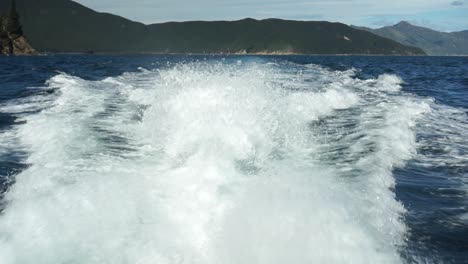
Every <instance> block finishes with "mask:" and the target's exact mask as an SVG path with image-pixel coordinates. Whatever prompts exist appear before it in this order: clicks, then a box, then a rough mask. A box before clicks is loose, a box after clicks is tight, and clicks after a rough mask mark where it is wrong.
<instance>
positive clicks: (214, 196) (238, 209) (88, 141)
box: [0, 63, 430, 264]
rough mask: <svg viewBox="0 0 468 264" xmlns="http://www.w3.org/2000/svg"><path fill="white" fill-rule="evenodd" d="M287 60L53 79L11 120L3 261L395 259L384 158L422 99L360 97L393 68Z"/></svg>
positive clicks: (395, 217)
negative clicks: (13, 171) (15, 159)
mask: <svg viewBox="0 0 468 264" xmlns="http://www.w3.org/2000/svg"><path fill="white" fill-rule="evenodd" d="M294 67H296V68H291V67H284V65H278V64H266V65H263V64H260V63H235V64H234V65H231V64H228V63H189V64H181V65H176V66H174V67H169V68H165V69H159V70H153V71H152V70H141V71H140V72H136V73H126V74H123V75H122V76H119V77H115V78H107V79H104V80H101V81H86V80H83V79H79V78H76V77H73V76H69V75H65V74H59V75H57V76H55V77H54V78H52V79H51V80H50V81H49V82H48V87H49V88H50V87H56V88H58V89H59V96H58V97H57V98H54V100H53V103H52V104H51V105H49V106H48V107H47V108H46V109H44V110H43V111H41V112H40V113H36V114H29V115H25V116H24V117H23V118H24V121H26V123H25V124H21V125H18V126H17V128H16V129H17V132H16V134H17V137H18V139H19V141H20V143H21V145H22V146H24V147H25V148H26V149H27V150H28V152H29V157H28V162H29V163H31V167H30V168H28V169H27V170H25V171H23V172H22V173H21V174H19V175H17V177H16V183H15V184H14V185H13V186H12V188H11V190H10V191H9V192H8V193H7V194H6V200H7V202H8V206H7V208H6V209H5V212H4V214H3V215H2V217H1V218H0V259H2V260H3V261H4V263H7V264H8V263H30V262H31V261H33V262H35V263H285V262H291V263H310V262H317V263H344V262H354V263H400V262H401V259H400V256H399V253H398V250H399V247H401V246H403V245H404V235H405V230H406V227H405V224H404V223H403V222H402V220H401V216H402V214H403V213H404V208H403V207H402V205H401V204H400V203H399V202H397V201H396V200H395V197H394V194H393V193H392V191H391V190H390V188H391V187H393V185H394V180H393V177H392V168H393V167H395V166H402V165H403V164H404V162H405V161H406V160H407V159H409V158H411V157H412V156H413V155H415V145H416V144H415V138H414V131H413V130H414V126H415V122H416V120H417V119H418V118H420V116H421V115H423V114H425V113H426V112H428V111H429V110H430V109H429V107H428V106H427V105H425V104H424V103H418V102H413V101H411V100H406V99H404V98H400V97H395V98H393V99H391V98H390V99H389V98H386V97H385V96H386V95H385V94H383V93H378V94H371V95H366V94H364V93H363V91H364V90H366V89H368V88H369V89H371V88H372V87H373V85H374V86H375V85H377V86H378V85H383V86H385V85H387V84H388V85H390V86H392V87H396V86H398V84H399V83H398V77H396V76H393V77H392V76H390V77H389V76H387V77H382V78H379V79H378V80H372V82H367V81H360V80H357V79H353V78H352V76H353V74H354V70H352V71H347V72H333V71H329V70H327V69H324V68H322V67H318V66H317V67H313V66H311V65H306V66H298V65H295V66H294ZM384 84H385V85H384ZM385 89H386V90H392V89H387V88H385ZM393 90H395V91H396V89H393ZM393 90H392V91H393ZM384 98H385V100H384ZM384 101H385V102H384ZM8 107H10V106H7V107H6V108H5V109H9V108H8Z"/></svg>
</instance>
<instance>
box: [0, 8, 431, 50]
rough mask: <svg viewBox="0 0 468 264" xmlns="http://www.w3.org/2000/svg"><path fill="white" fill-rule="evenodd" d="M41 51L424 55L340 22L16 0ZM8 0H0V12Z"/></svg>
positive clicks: (25, 27) (23, 19)
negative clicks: (115, 11) (221, 17)
mask: <svg viewBox="0 0 468 264" xmlns="http://www.w3.org/2000/svg"><path fill="white" fill-rule="evenodd" d="M16 1H17V8H18V12H19V13H20V15H21V22H22V24H23V29H24V32H25V35H26V36H27V38H28V39H29V40H30V42H31V44H32V45H33V46H34V47H35V48H36V49H37V50H39V51H50V52H84V51H88V50H93V51H95V52H123V53H139V52H157V53H220V52H224V53H228V52H229V53H302V54H404V55H415V54H424V52H423V51H422V50H420V49H419V48H414V47H408V46H404V45H402V44H399V43H397V42H395V41H392V40H389V39H386V38H383V37H380V36H376V35H374V34H372V33H369V32H367V31H363V30H358V29H354V28H352V27H349V26H347V25H344V24H341V23H330V22H312V21H307V22H306V21H289V20H280V19H267V20H254V19H243V20H239V21H231V22H227V21H214V22H204V21H193V22H170V23H162V24H152V25H144V24H142V23H137V22H133V21H130V20H127V19H125V18H122V17H119V16H116V15H112V14H106V13H99V12H95V11H93V10H91V9H89V8H86V7H84V6H82V5H80V4H78V3H75V2H73V1H69V0H16ZM9 3H10V0H0V11H4V10H7V8H8V5H9Z"/></svg>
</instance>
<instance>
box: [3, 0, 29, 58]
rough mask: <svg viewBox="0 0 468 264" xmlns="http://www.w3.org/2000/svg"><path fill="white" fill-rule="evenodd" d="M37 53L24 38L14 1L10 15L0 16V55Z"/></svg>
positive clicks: (13, 1) (13, 0)
mask: <svg viewBox="0 0 468 264" xmlns="http://www.w3.org/2000/svg"><path fill="white" fill-rule="evenodd" d="M35 52H36V51H35V50H34V49H33V48H32V47H31V45H30V44H29V42H28V41H27V40H26V38H25V37H24V36H23V28H22V26H21V23H20V19H19V14H18V12H17V11H16V1H15V0H12V1H11V4H10V8H9V12H8V14H7V15H5V16H0V54H2V55H28V54H33V53H35Z"/></svg>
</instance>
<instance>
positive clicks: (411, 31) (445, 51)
mask: <svg viewBox="0 0 468 264" xmlns="http://www.w3.org/2000/svg"><path fill="white" fill-rule="evenodd" d="M355 28H357V29H361V30H366V31H369V32H371V33H374V34H376V35H379V36H382V37H385V38H389V39H393V40H395V41H397V42H399V43H401V44H403V45H408V46H414V47H419V48H421V49H423V50H424V51H425V52H426V53H427V54H428V55H436V56H453V55H468V30H465V31H459V32H451V33H446V32H439V31H436V30H433V29H429V28H425V27H420V26H415V25H412V24H410V23H408V22H406V21H402V22H400V23H398V24H396V25H394V26H387V27H382V28H378V29H371V28H367V27H357V26H355Z"/></svg>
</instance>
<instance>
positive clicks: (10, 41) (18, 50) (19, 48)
mask: <svg viewBox="0 0 468 264" xmlns="http://www.w3.org/2000/svg"><path fill="white" fill-rule="evenodd" d="M34 53H36V51H35V50H34V49H33V47H31V45H30V44H29V42H28V41H27V39H26V38H25V37H24V36H15V37H11V36H2V37H0V54H2V55H30V54H34Z"/></svg>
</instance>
